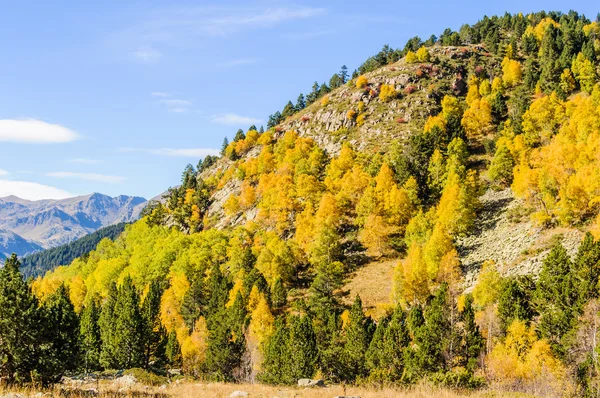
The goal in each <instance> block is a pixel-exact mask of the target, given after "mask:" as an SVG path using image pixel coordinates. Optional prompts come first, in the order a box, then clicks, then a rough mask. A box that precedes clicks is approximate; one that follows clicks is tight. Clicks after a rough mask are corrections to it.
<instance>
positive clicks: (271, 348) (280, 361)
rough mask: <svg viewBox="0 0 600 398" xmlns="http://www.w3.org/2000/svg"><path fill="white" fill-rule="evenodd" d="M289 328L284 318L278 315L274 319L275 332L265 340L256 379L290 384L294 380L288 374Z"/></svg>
mask: <svg viewBox="0 0 600 398" xmlns="http://www.w3.org/2000/svg"><path fill="white" fill-rule="evenodd" d="M288 340H289V330H288V328H287V326H286V324H285V319H284V318H283V317H279V318H277V319H276V320H275V332H274V333H273V335H272V336H271V337H270V338H269V339H268V340H267V342H266V344H265V350H264V360H263V363H262V371H261V373H260V374H259V375H258V379H259V380H260V381H262V382H264V383H267V384H292V383H294V381H295V380H292V379H290V377H289V376H288V363H289V358H290V353H289V345H288Z"/></svg>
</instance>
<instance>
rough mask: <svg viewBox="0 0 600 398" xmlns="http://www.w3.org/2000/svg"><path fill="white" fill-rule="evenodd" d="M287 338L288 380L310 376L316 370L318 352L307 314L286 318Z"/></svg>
mask: <svg viewBox="0 0 600 398" xmlns="http://www.w3.org/2000/svg"><path fill="white" fill-rule="evenodd" d="M288 324H289V339H288V341H287V345H288V352H289V357H288V358H287V361H288V364H287V366H286V368H287V369H288V375H287V378H288V380H292V382H294V381H297V380H298V379H302V378H311V377H312V376H313V375H314V373H315V372H316V370H317V365H318V361H319V352H318V350H317V340H316V336H315V332H314V330H313V327H312V321H311V319H310V318H309V317H308V316H306V315H305V316H291V317H290V319H289V320H288Z"/></svg>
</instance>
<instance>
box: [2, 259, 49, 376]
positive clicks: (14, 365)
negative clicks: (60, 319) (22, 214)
mask: <svg viewBox="0 0 600 398" xmlns="http://www.w3.org/2000/svg"><path fill="white" fill-rule="evenodd" d="M19 266H20V263H19V260H18V259H17V256H16V255H15V254H13V255H12V256H10V257H9V258H7V259H6V262H5V265H4V267H3V268H2V269H0V377H1V378H2V379H3V380H6V381H7V382H22V381H26V380H30V375H31V372H32V371H33V370H34V369H35V368H36V365H37V362H38V360H39V358H38V354H39V351H38V345H39V343H40V337H41V336H40V315H39V310H38V302H37V299H36V298H35V296H34V295H33V294H32V292H31V289H30V288H29V286H27V284H26V283H25V281H24V280H23V277H22V276H21V273H20V272H19Z"/></svg>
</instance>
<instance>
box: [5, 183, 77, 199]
mask: <svg viewBox="0 0 600 398" xmlns="http://www.w3.org/2000/svg"><path fill="white" fill-rule="evenodd" d="M10 195H15V196H18V197H19V198H21V199H27V200H40V199H65V198H70V197H72V196H74V195H72V194H70V193H69V192H67V191H63V190H62V189H58V188H55V187H51V186H48V185H43V184H38V183H36V182H29V181H9V180H0V198H2V197H5V196H10Z"/></svg>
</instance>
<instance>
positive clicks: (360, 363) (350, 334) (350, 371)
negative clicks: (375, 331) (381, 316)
mask: <svg viewBox="0 0 600 398" xmlns="http://www.w3.org/2000/svg"><path fill="white" fill-rule="evenodd" d="M369 343H370V336H369V335H368V331H367V319H366V317H365V314H364V313H363V308H362V301H361V299H360V297H359V296H358V295H357V296H356V298H355V299H354V303H353V304H352V308H351V309H350V318H349V320H348V325H347V326H346V344H345V347H344V352H345V361H346V365H347V375H346V376H347V378H348V380H355V379H356V378H357V377H362V376H365V375H366V370H367V369H366V367H365V352H366V351H367V348H368V347H369Z"/></svg>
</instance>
